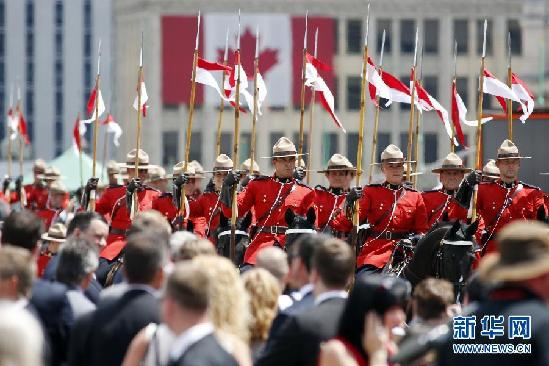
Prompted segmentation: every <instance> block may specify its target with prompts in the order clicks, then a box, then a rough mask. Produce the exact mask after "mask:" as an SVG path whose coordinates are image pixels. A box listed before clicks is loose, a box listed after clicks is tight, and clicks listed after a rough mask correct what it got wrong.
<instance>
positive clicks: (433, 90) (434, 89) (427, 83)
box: [423, 76, 438, 99]
mask: <svg viewBox="0 0 549 366" xmlns="http://www.w3.org/2000/svg"><path fill="white" fill-rule="evenodd" d="M423 88H424V89H425V90H427V93H429V94H430V95H431V96H432V97H433V98H435V99H438V77H436V76H424V77H423Z"/></svg>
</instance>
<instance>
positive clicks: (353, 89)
mask: <svg viewBox="0 0 549 366" xmlns="http://www.w3.org/2000/svg"><path fill="white" fill-rule="evenodd" d="M360 84H361V83H360V77H357V76H349V77H347V109H348V110H350V111H357V110H359V109H360Z"/></svg>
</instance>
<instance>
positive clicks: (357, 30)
mask: <svg viewBox="0 0 549 366" xmlns="http://www.w3.org/2000/svg"><path fill="white" fill-rule="evenodd" d="M361 51H362V20H361V19H349V20H347V53H360V52H361Z"/></svg>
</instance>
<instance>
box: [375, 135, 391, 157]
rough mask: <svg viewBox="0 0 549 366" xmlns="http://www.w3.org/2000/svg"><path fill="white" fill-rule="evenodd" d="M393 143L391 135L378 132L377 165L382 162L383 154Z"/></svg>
mask: <svg viewBox="0 0 549 366" xmlns="http://www.w3.org/2000/svg"><path fill="white" fill-rule="evenodd" d="M390 143H391V134H390V133H388V132H378V134H377V147H376V163H379V162H381V153H382V152H383V150H385V148H386V147H387V146H389V144H390Z"/></svg>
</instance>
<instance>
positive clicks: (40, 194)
mask: <svg viewBox="0 0 549 366" xmlns="http://www.w3.org/2000/svg"><path fill="white" fill-rule="evenodd" d="M23 189H24V190H25V194H26V196H27V208H29V209H31V210H38V209H42V208H45V207H46V204H47V203H48V198H49V190H48V188H47V187H46V186H42V185H39V184H27V185H26V186H23ZM18 199H19V198H18Z"/></svg>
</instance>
